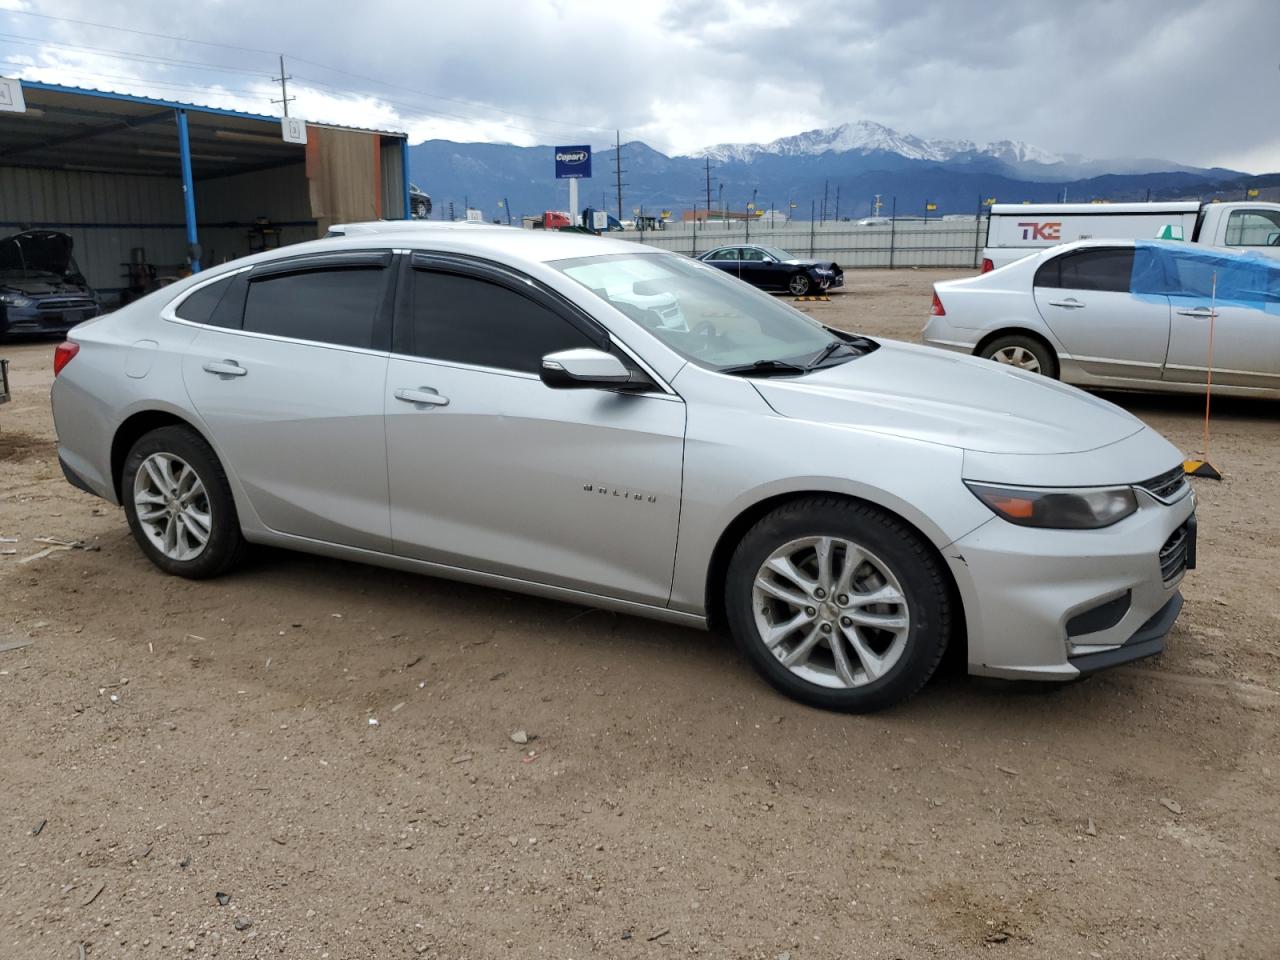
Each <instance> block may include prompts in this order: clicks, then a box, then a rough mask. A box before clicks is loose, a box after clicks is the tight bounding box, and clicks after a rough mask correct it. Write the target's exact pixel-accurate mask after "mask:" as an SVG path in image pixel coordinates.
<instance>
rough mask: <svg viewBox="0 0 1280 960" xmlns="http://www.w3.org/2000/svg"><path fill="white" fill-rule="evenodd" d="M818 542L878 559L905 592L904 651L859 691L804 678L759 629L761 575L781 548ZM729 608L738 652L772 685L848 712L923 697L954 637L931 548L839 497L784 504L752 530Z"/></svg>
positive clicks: (868, 508)
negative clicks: (843, 543)
mask: <svg viewBox="0 0 1280 960" xmlns="http://www.w3.org/2000/svg"><path fill="white" fill-rule="evenodd" d="M816 536H830V537H837V538H841V539H844V540H847V541H849V542H851V543H853V544H856V545H857V546H859V547H862V548H864V549H865V550H867V551H869V552H870V553H872V554H874V555H875V557H876V558H877V559H878V560H879V561H881V562H882V563H883V564H884V565H886V566H887V567H888V568H889V569H890V570H891V572H892V573H893V575H894V577H895V578H896V579H897V581H898V584H899V585H900V586H901V588H902V593H903V596H904V600H905V603H904V606H905V608H906V611H907V613H908V615H909V622H908V625H907V629H906V639H905V641H904V645H903V647H902V652H901V654H900V655H899V657H898V660H897V661H896V663H894V664H893V666H891V667H890V668H889V669H888V670H887V671H886V672H885V673H884V674H883V675H881V676H880V677H878V678H876V679H874V680H871V681H869V682H865V683H863V684H862V685H860V686H853V687H844V688H833V687H828V686H823V685H821V684H819V683H815V682H812V681H810V680H807V679H804V678H802V677H800V676H798V675H797V674H796V673H793V672H792V670H791V669H790V668H788V667H786V666H784V665H783V664H782V663H781V662H780V660H779V658H778V656H775V654H774V653H773V652H772V651H770V649H769V648H768V647H767V646H766V645H765V642H764V640H763V639H762V638H761V636H760V632H759V629H758V628H757V626H756V618H755V610H754V609H753V592H752V591H753V585H754V583H755V578H756V575H757V573H758V571H759V570H760V569H761V567H762V565H763V564H764V562H765V561H766V560H767V559H768V558H769V557H770V555H771V554H772V553H773V552H774V551H775V550H776V549H778V548H779V547H781V546H783V545H784V544H787V543H789V542H791V541H793V540H798V539H801V538H804V537H816ZM725 609H726V613H727V618H728V622H729V629H730V632H731V633H732V635H733V638H734V641H735V642H736V643H737V645H738V648H739V649H740V650H741V651H742V653H743V655H744V656H746V658H747V659H748V660H749V661H750V662H751V665H752V666H753V667H755V669H756V670H757V671H758V672H759V673H760V675H761V676H763V677H764V679H765V680H767V681H768V682H769V683H770V684H771V685H772V686H774V687H775V688H776V689H778V690H780V691H781V692H782V693H785V694H786V695H787V696H789V697H792V698H794V699H796V700H799V701H801V702H802V703H807V704H809V705H811V706H814V707H821V708H823V709H827V710H840V711H845V712H849V713H866V712H870V711H873V710H882V709H884V708H885V707H889V706H892V705H894V704H896V703H900V702H901V701H903V700H906V699H907V698H908V697H910V696H912V695H913V694H915V693H916V692H917V691H919V689H920V688H921V687H923V686H924V685H925V683H926V682H927V681H928V680H929V678H930V677H931V676H933V673H934V671H935V670H936V669H937V667H938V664H939V663H940V662H941V660H942V657H943V654H944V653H945V652H946V649H947V642H948V640H949V639H950V634H951V600H950V595H949V591H948V588H947V581H946V578H945V575H944V573H943V571H942V569H941V564H940V563H939V561H938V559H937V557H936V555H935V554H934V552H933V551H932V550H931V549H930V547H929V545H928V544H927V543H926V542H925V541H924V540H923V539H922V538H921V537H920V535H919V534H918V533H916V532H915V531H914V530H913V529H911V528H910V527H909V526H908V525H907V524H905V523H904V522H903V521H902V520H900V519H898V518H897V517H894V516H893V515H891V514H888V513H885V512H884V511H882V510H880V509H878V508H876V507H874V506H872V505H870V504H867V503H863V502H860V501H856V500H850V499H845V498H842V497H835V496H814V497H805V498H803V499H800V500H795V501H793V502H791V503H787V504H784V505H783V506H781V507H779V508H778V509H776V510H774V511H773V512H772V513H770V514H768V515H767V516H765V517H764V518H763V519H761V520H760V521H759V522H758V523H756V525H755V526H754V527H752V528H751V529H750V530H749V531H748V532H747V534H746V536H744V537H743V538H742V541H741V543H739V544H738V547H737V549H736V550H735V551H734V554H733V557H732V559H731V560H730V561H729V569H728V574H727V578H726V583H725Z"/></svg>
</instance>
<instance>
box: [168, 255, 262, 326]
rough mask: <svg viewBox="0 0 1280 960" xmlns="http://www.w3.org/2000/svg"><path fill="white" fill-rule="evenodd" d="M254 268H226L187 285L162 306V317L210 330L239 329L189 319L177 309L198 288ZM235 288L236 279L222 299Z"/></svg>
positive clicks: (171, 321) (172, 321)
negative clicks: (179, 314)
mask: <svg viewBox="0 0 1280 960" xmlns="http://www.w3.org/2000/svg"><path fill="white" fill-rule="evenodd" d="M252 269H253V267H252V265H250V266H247V267H237V268H236V269H235V270H224V271H220V272H219V273H217V274H216V275H214V276H211V277H208V278H204V279H201V280H200V282H199V283H193V284H192V285H191V286H189V287H187V289H185V290H183V291H182V293H181V294H179V295H178V296H177V297H174V298H173V299H172V300H170V301H169V302H168V303H166V304H165V305H164V306H163V307H161V308H160V319H161V320H167V321H169V322H170V323H181V324H185V325H186V326H188V327H200V328H202V329H208V330H228V329H239V328H236V327H218V326H214V325H213V324H212V323H200V322H199V321H198V320H188V319H186V318H185V317H180V316H178V313H177V311H178V307H180V306H182V304H183V303H185V302H186V300H187V298H188V297H190V296H191V295H192V294H193V293H195V292H196V291H197V290H201V289H203V288H205V287H211V286H213V285H214V284H215V283H217V282H218V281H220V280H226V279H228V278H233V277H237V276H239V275H240V274H242V273H248V272H249V271H250V270H252ZM234 289H235V281H234V280H232V284H231V288H230V289H228V290H227V292H226V293H224V294H223V295H222V300H223V301H225V300H226V299H227V297H228V295H230V293H231V291H232V290H234ZM218 306H219V307H221V306H222V301H219V303H218Z"/></svg>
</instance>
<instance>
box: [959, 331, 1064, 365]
mask: <svg viewBox="0 0 1280 960" xmlns="http://www.w3.org/2000/svg"><path fill="white" fill-rule="evenodd" d="M1001 337H1026V338H1027V339H1028V340H1034V341H1036V342H1037V343H1039V344H1042V345H1043V346H1044V348H1045V349H1046V350H1048V351H1049V356H1051V357H1052V358H1053V362H1054V364H1057V362H1058V351H1057V350H1055V349H1054V348H1053V344H1052V343H1050V342H1049V341H1048V340H1046V339H1045V338H1044V337H1043V336H1042V335H1041V334H1038V333H1036V332H1035V331H1034V330H1028V329H1027V328H1026V327H1005V328H1004V329H1003V330H996V331H995V332H993V333H988V334H987V335H986V336H985V337H983V338H982V339H981V340H979V341H978V345H977V346H976V347H974V348H973V353H974V356H977V355H978V354H980V353H981V352H982V351H983V350H985V349H986V348H987V345H988V344H990V343H993V342H994V341H996V340H999V339H1000V338H1001Z"/></svg>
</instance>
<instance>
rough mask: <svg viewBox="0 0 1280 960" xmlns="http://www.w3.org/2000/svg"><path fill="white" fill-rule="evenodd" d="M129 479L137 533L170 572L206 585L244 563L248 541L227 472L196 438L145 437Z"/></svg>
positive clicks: (168, 430) (127, 496) (180, 430)
mask: <svg viewBox="0 0 1280 960" xmlns="http://www.w3.org/2000/svg"><path fill="white" fill-rule="evenodd" d="M121 480H122V483H121V485H120V486H121V493H122V499H123V500H124V510H125V516H126V517H127V518H128V521H129V529H130V530H132V531H133V537H134V539H135V540H137V542H138V545H139V546H140V547H141V548H142V552H143V553H145V554H146V555H147V558H148V559H149V560H150V561H151V562H152V563H154V564H155V565H156V566H157V567H159V568H160V569H161V570H163V571H164V572H165V573H170V574H174V575H176V576H180V577H189V578H191V579H203V578H206V577H213V576H217V575H218V574H220V573H222V572H224V571H225V570H227V569H229V568H230V567H231V566H232V565H233V564H234V563H235V562H236V561H237V560H238V559H239V558H240V556H241V554H242V553H243V551H244V538H243V537H242V536H241V533H240V520H239V518H238V517H237V515H236V506H235V501H234V500H233V499H232V497H231V488H230V486H229V485H228V483H227V476H226V473H225V472H224V471H223V469H222V464H220V463H219V462H218V458H217V456H216V455H215V454H214V452H213V450H212V449H211V448H210V446H209V445H208V444H207V443H206V442H205V441H204V438H203V437H201V436H200V435H199V434H197V433H196V432H195V431H193V430H191V429H189V428H187V427H179V426H170V427H161V428H159V429H157V430H152V431H151V432H150V433H147V434H145V435H143V436H142V437H141V438H140V439H139V440H138V441H137V443H135V444H134V445H133V448H132V449H131V450H130V451H129V454H128V456H126V457H125V461H124V470H123V473H122V476H121Z"/></svg>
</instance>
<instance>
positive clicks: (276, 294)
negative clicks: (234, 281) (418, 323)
mask: <svg viewBox="0 0 1280 960" xmlns="http://www.w3.org/2000/svg"><path fill="white" fill-rule="evenodd" d="M386 275H387V271H386V270H385V269H383V268H381V267H348V268H341V267H335V268H330V269H325V270H308V271H306V272H303V273H285V274H277V275H275V276H271V275H268V276H265V277H261V278H258V279H254V280H252V281H251V282H250V284H249V292H248V296H247V298H246V300H245V305H244V329H245V330H249V331H252V332H254V333H269V334H272V335H274V336H277V337H289V338H291V339H295V340H316V341H318V342H320V343H332V344H336V345H337V346H342V347H365V348H369V347H372V346H373V331H374V321H375V318H376V317H377V314H378V310H379V308H380V306H381V304H382V294H383V288H384V286H385V282H386Z"/></svg>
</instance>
